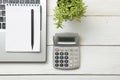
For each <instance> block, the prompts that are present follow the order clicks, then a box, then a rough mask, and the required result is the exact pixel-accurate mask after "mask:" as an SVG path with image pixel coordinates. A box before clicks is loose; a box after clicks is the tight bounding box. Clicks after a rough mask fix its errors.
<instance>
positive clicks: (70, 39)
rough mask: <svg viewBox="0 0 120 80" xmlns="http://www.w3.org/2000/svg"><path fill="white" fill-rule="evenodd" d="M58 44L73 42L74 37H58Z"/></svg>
mask: <svg viewBox="0 0 120 80" xmlns="http://www.w3.org/2000/svg"><path fill="white" fill-rule="evenodd" d="M58 41H59V42H75V38H74V37H59V38H58Z"/></svg>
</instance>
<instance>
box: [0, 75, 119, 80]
mask: <svg viewBox="0 0 120 80" xmlns="http://www.w3.org/2000/svg"><path fill="white" fill-rule="evenodd" d="M56 79H57V80H120V77H119V76H111V77H110V76H15V77H14V76H1V77H0V80H56Z"/></svg>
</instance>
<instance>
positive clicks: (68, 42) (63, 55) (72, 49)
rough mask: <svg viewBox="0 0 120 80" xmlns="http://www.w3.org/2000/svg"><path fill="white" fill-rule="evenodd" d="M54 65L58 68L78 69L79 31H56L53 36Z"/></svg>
mask: <svg viewBox="0 0 120 80" xmlns="http://www.w3.org/2000/svg"><path fill="white" fill-rule="evenodd" d="M53 42H54V47H53V66H54V68H56V69H66V70H68V69H77V68H79V66H80V50H79V36H78V34H77V33H56V34H55V36H54V37H53Z"/></svg>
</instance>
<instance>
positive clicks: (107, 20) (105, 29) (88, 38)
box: [47, 16, 120, 45]
mask: <svg viewBox="0 0 120 80" xmlns="http://www.w3.org/2000/svg"><path fill="white" fill-rule="evenodd" d="M54 23H55V22H54V21H53V16H49V17H48V33H47V34H48V41H47V42H48V43H47V44H48V45H52V44H53V36H54V35H55V33H60V32H75V33H78V34H79V35H80V38H81V39H80V45H120V36H119V34H120V17H118V16H102V17H101V16H87V17H84V18H82V21H81V23H76V21H72V22H65V23H64V28H63V29H56V25H55V24H54Z"/></svg>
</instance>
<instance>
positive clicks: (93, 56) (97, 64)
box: [0, 46, 120, 75]
mask: <svg viewBox="0 0 120 80" xmlns="http://www.w3.org/2000/svg"><path fill="white" fill-rule="evenodd" d="M47 53H48V55H47V56H48V58H47V59H48V60H47V63H3V64H2V63H1V64H0V74H15V75H16V74H42V75H43V74H45V75H46V74H102V75H103V74H120V47H119V46H116V47H112V46H111V47H108V46H80V68H79V69H76V70H57V69H54V68H53V46H49V47H48V51H47Z"/></svg>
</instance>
